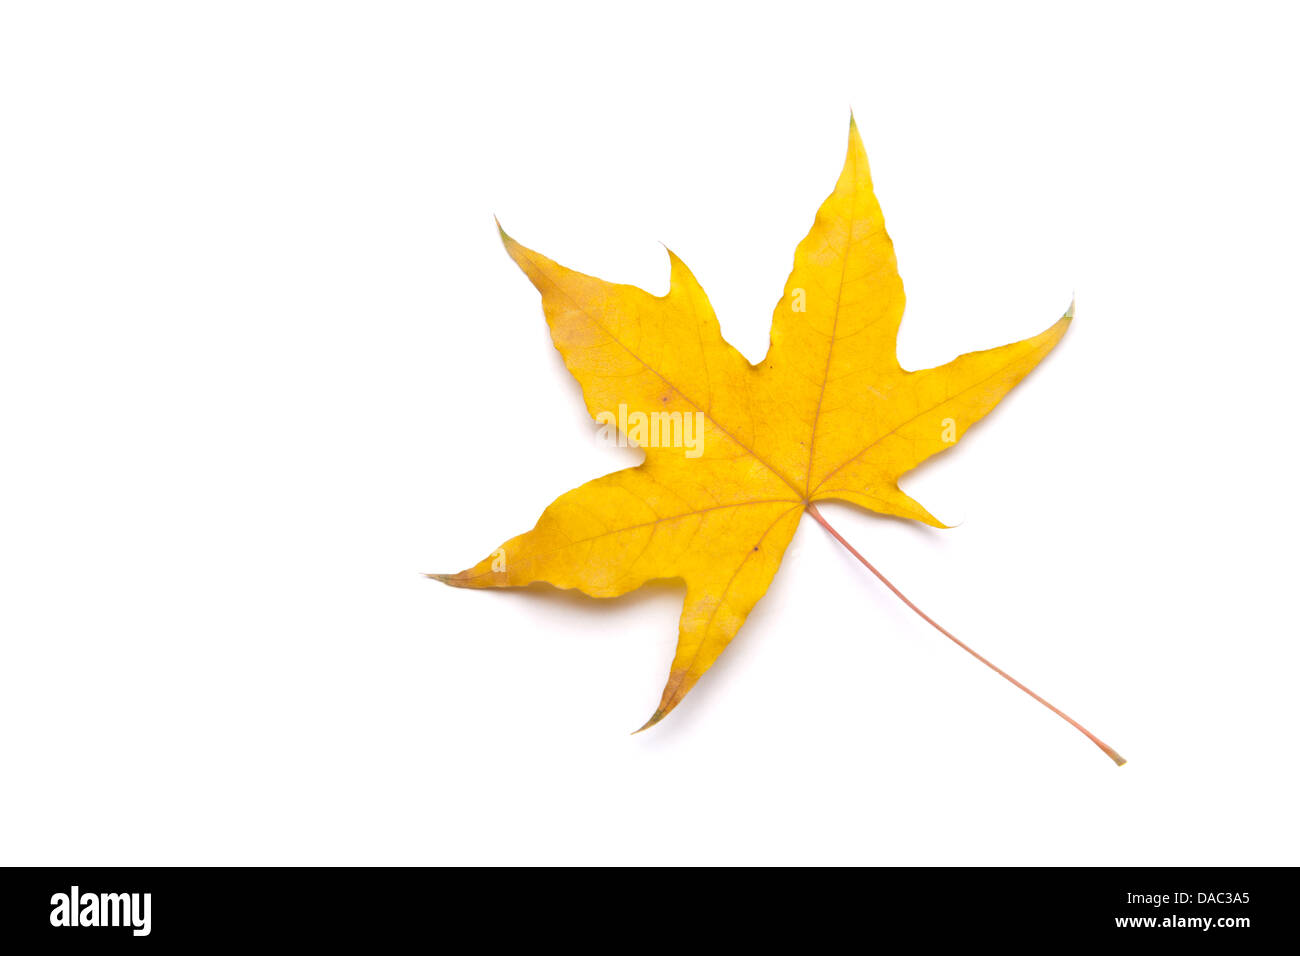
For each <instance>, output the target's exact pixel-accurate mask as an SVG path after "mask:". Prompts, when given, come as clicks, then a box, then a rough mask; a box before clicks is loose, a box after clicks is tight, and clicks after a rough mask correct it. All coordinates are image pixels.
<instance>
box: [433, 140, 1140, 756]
mask: <svg viewBox="0 0 1300 956" xmlns="http://www.w3.org/2000/svg"><path fill="white" fill-rule="evenodd" d="M501 238H502V241H503V242H504V243H505V247H506V250H507V251H508V252H509V254H510V256H511V257H512V258H513V259H514V260H515V262H516V263H518V264H519V267H520V268H521V269H523V271H524V273H525V274H526V275H527V276H528V278H529V279H530V280H531V281H532V283H533V284H534V285H535V286H536V287H537V289H538V291H539V292H540V293H541V295H542V306H543V309H544V311H545V313H546V320H547V322H548V324H549V325H550V329H551V338H552V340H553V341H554V343H555V347H556V349H558V350H559V352H560V354H561V355H562V356H563V358H564V363H565V365H566V366H567V367H568V369H569V371H570V372H571V373H572V374H573V376H574V378H576V379H577V380H578V382H579V384H580V385H581V386H582V393H583V398H584V399H585V402H586V405H587V410H588V411H589V412H590V413H591V414H592V416H593V417H596V418H597V420H599V421H602V422H605V423H611V422H612V421H615V420H616V421H617V423H618V426H619V428H620V429H621V431H622V433H623V436H624V437H627V434H628V432H629V431H634V434H633V435H632V437H633V438H634V439H636V442H634V443H639V444H642V446H643V447H644V449H645V461H644V463H643V464H641V465H639V466H637V467H635V468H627V469H624V470H622V471H617V472H614V473H613V474H609V475H605V476H604V477H602V478H597V479H595V480H594V481H590V482H587V483H586V484H584V485H582V486H581V487H579V488H575V489H574V490H572V491H570V492H568V493H567V494H564V495H561V496H560V497H559V498H557V499H556V500H555V501H554V502H553V503H552V504H551V505H550V507H548V508H547V509H546V510H545V512H543V514H542V516H541V518H540V519H539V520H538V522H537V525H536V527H534V528H533V529H532V530H531V531H528V532H526V533H524V534H521V535H518V536H516V537H514V538H511V539H510V540H509V541H507V542H505V544H503V545H502V546H501V547H500V548H498V549H496V550H495V551H494V552H493V553H492V554H491V555H489V556H488V557H486V558H484V559H483V560H482V561H480V562H479V563H478V564H476V565H474V566H473V567H471V568H468V569H467V570H465V571H462V572H460V573H459V574H452V575H431V577H435V578H437V579H438V580H440V581H443V582H444V583H446V584H449V585H453V586H455V587H461V588H503V587H522V586H525V585H529V584H534V583H537V582H545V583H547V584H551V585H554V586H555V587H558V588H575V589H577V590H579V591H581V592H583V593H584V594H588V595H591V596H592V597H597V598H611V597H617V596H618V595H621V594H626V593H627V592H629V591H632V590H634V589H636V588H638V587H640V586H641V585H643V584H645V583H646V582H648V581H653V580H659V579H680V580H682V581H684V582H685V584H686V598H685V604H684V606H683V608H682V616H681V622H680V629H679V635H678V641H677V653H676V657H675V658H674V660H673V663H672V668H671V671H670V673H669V676H668V681H667V684H666V686H665V687H664V690H663V695H662V698H661V700H660V703H659V706H658V708H657V709H656V710H655V712H654V714H653V715H652V716H651V717H650V719H649V720H648V721H647V722H646V724H645V726H644V727H642V728H641V729H642V730H644V729H645V728H646V727H650V726H652V725H654V724H655V723H657V722H658V721H659V720H661V719H662V718H663V717H664V716H665V715H666V714H668V713H669V712H670V711H671V710H672V709H673V708H674V707H676V706H677V704H679V703H680V702H681V700H682V698H683V697H685V696H686V694H687V693H688V692H689V691H690V690H691V688H692V687H693V686H694V685H695V683H696V682H697V681H698V680H699V679H700V677H701V676H702V675H703V674H704V673H705V671H707V670H708V669H709V667H710V666H711V665H712V664H713V662H714V661H715V660H717V658H718V655H719V654H721V653H722V651H723V650H724V649H725V648H726V646H727V644H728V643H729V642H730V641H731V639H732V638H733V637H735V635H736V632H737V631H739V630H740V627H741V625H742V624H744V622H745V618H746V616H747V615H748V614H749V612H750V611H751V610H753V608H754V605H755V604H756V603H757V602H758V600H759V599H760V598H761V597H762V596H763V594H764V592H766V590H767V588H768V585H769V584H770V583H771V581H772V577H773V575H775V574H776V571H777V568H778V567H779V565H780V563H781V556H782V554H783V553H784V552H785V549H786V546H787V545H788V544H789V543H790V539H791V538H792V537H793V535H794V532H795V528H796V526H797V525H798V523H799V519H800V517H801V516H802V515H803V513H804V512H805V511H807V512H809V513H810V514H811V515H812V516H813V517H814V518H815V519H816V520H817V521H819V522H821V523H822V524H823V525H825V526H826V527H827V529H828V530H830V531H831V532H832V533H833V534H835V536H836V538H837V539H838V540H840V541H841V542H842V543H843V544H845V546H846V547H847V546H848V542H846V541H844V540H843V538H840V536H839V535H838V533H836V532H835V531H834V529H833V528H831V527H830V525H829V524H827V523H826V521H825V519H824V518H823V517H822V516H821V514H820V512H819V511H818V510H817V508H816V503H817V502H819V501H828V500H840V501H847V502H850V503H852V504H855V505H859V506H861V507H863V508H866V509H869V510H871V511H875V512H879V513H882V514H886V515H893V516H897V517H900V518H909V519H914V520H917V521H922V522H924V523H926V524H929V525H934V526H936V527H944V525H943V524H941V523H940V522H939V521H938V520H936V519H935V518H934V517H933V516H932V515H931V514H930V513H929V512H928V511H926V510H925V508H923V507H922V506H921V505H920V504H918V503H917V502H916V501H914V500H912V498H910V497H909V496H908V495H906V494H904V493H903V492H902V491H901V490H900V489H899V487H898V478H899V476H901V475H902V474H904V473H905V472H907V471H909V470H910V469H912V468H915V467H916V466H917V465H919V464H920V463H921V462H923V461H925V460H926V459H927V458H929V457H930V456H932V455H935V454H937V453H939V452H941V451H943V450H944V449H946V448H949V447H951V446H952V445H953V444H954V443H955V442H956V441H957V440H958V439H960V437H961V436H962V435H963V434H964V433H965V432H966V430H967V429H968V428H970V426H971V425H973V424H974V423H975V422H977V421H979V419H981V418H983V417H984V416H985V415H987V414H988V412H989V411H990V410H991V409H992V408H993V407H994V406H995V405H996V404H997V403H998V402H999V401H1000V400H1001V399H1002V397H1003V396H1004V395H1006V394H1007V392H1008V391H1010V390H1011V388H1012V387H1014V386H1015V385H1016V384H1017V383H1018V382H1019V381H1020V380H1021V379H1022V378H1024V377H1025V375H1027V374H1028V373H1029V372H1030V370H1032V369H1033V368H1034V366H1036V365H1037V364H1038V363H1039V362H1040V361H1041V360H1042V359H1043V357H1044V356H1045V355H1047V353H1048V352H1050V351H1051V350H1052V348H1053V347H1054V346H1055V345H1056V344H1057V342H1059V341H1060V340H1061V337H1062V336H1063V335H1064V334H1065V331H1066V328H1067V327H1068V326H1069V324H1070V320H1071V314H1072V311H1073V307H1071V310H1070V311H1069V312H1067V313H1066V315H1065V316H1064V317H1062V318H1061V319H1060V320H1059V321H1057V322H1056V323H1055V324H1054V325H1052V326H1051V327H1050V328H1048V329H1047V330H1046V331H1044V332H1042V333H1041V334H1039V335H1036V336H1034V337H1033V338H1029V339H1025V340H1024V341H1022V342H1016V343H1014V344H1012V345H1005V346H1002V347H1001V348H996V349H990V350H988V351H982V352H971V353H968V354H966V355H962V356H959V357H958V358H956V359H954V360H953V361H951V362H949V363H948V364H947V365H942V366H939V367H938V368H931V369H923V370H920V371H910V372H909V371H907V370H905V369H904V368H902V366H900V365H899V364H898V359H897V357H896V355H895V343H896V339H897V334H898V327H899V322H900V321H901V319H902V316H903V300H904V297H903V284H902V280H901V279H900V278H899V275H898V267H897V262H896V260H895V257H894V247H893V243H892V242H891V241H890V238H889V235H888V234H887V233H886V232H885V223H884V219H883V217H882V215H881V211H880V205H879V203H878V202H877V201H876V196H875V192H874V190H873V188H872V181H871V173H870V170H869V168H868V166H867V157H866V153H865V151H864V150H863V147H862V140H861V138H860V137H859V135H858V130H857V125H856V124H855V123H854V122H853V120H852V119H850V121H849V144H848V155H847V157H846V159H845V162H844V169H843V172H842V173H841V174H840V178H839V181H838V182H837V183H836V185H835V190H834V191H833V192H832V193H831V195H830V196H829V197H828V198H827V199H826V201H825V202H824V203H823V204H822V206H821V208H820V209H819V210H818V212H817V217H816V219H815V220H814V222H813V225H812V229H811V230H810V231H809V233H808V235H807V236H806V237H805V238H804V239H803V241H802V242H800V243H799V246H798V248H797V249H796V250H795V257H794V270H793V271H792V272H791V273H790V278H789V279H788V280H787V282H786V284H785V292H784V294H783V295H782V298H781V301H780V302H779V303H778V304H777V307H776V312H775V314H774V316H773V319H772V334H771V347H770V348H769V350H768V353H767V355H766V357H764V358H763V360H762V361H760V362H758V363H757V364H753V365H751V364H750V362H749V361H747V360H746V359H745V357H744V356H743V355H741V353H740V352H739V351H737V350H736V349H735V348H734V347H733V346H731V345H730V344H729V343H728V342H727V341H726V340H725V339H724V338H723V337H722V333H721V331H720V329H719V326H718V320H717V318H716V316H715V315H714V313H713V308H712V306H711V305H710V304H709V299H708V297H707V296H706V295H705V294H704V290H703V289H702V288H700V285H699V283H698V282H696V280H695V277H694V276H693V275H692V274H691V272H690V270H689V269H687V267H686V265H685V263H683V262H682V261H681V259H679V258H678V257H677V256H676V255H675V254H673V253H672V251H671V250H669V252H668V257H669V260H670V264H671V282H670V286H669V289H668V293H667V294H666V295H663V296H655V295H651V294H650V293H648V292H646V291H644V290H642V289H639V288H636V287H635V286H630V285H620V284H615V283H610V282H605V281H603V280H601V279H597V278H593V277H591V276H588V275H584V274H582V273H580V272H575V271H574V270H572V269H568V268H565V267H564V266H561V265H559V264H557V263H555V262H553V261H552V260H550V259H548V258H546V257H545V256H543V255H541V254H539V253H537V252H534V251H533V250H531V249H528V248H526V247H525V246H523V245H520V244H519V243H518V242H516V241H515V240H514V239H512V238H510V236H508V235H506V233H505V231H504V230H501ZM620 409H622V410H623V412H622V413H621V414H619V415H617V416H616V415H615V412H616V410H620ZM627 409H631V410H632V411H633V416H634V415H635V413H637V412H640V413H641V414H642V415H643V416H645V417H646V418H649V417H650V416H651V414H652V413H659V416H658V419H657V420H658V421H659V422H660V423H667V424H666V426H665V427H669V428H676V427H677V423H678V422H679V421H680V422H684V423H685V424H686V425H689V424H690V423H691V422H698V423H699V426H700V429H701V432H700V434H699V435H698V436H696V443H695V445H693V446H692V450H694V451H695V454H687V453H685V452H684V451H683V448H682V447H681V442H680V441H658V442H656V441H654V440H653V438H654V436H653V433H651V435H650V438H651V440H649V441H647V440H646V434H645V431H644V429H642V430H641V431H640V432H635V430H634V429H632V428H631V426H629V424H628V419H629V417H630V416H628V415H627V414H626V410H627ZM687 416H689V419H688V418H687ZM644 421H645V418H643V419H642V422H644ZM674 439H680V433H677V432H674ZM850 550H852V549H851V548H850ZM853 553H854V554H855V555H856V556H857V557H858V559H859V560H861V561H862V562H863V563H864V564H866V565H867V567H868V568H870V569H871V570H872V571H873V572H874V573H876V574H877V575H879V572H877V571H875V568H873V567H871V565H870V564H869V563H868V562H867V561H866V559H865V558H862V556H861V555H858V554H857V552H856V551H854V552H853ZM880 577H881V580H885V579H884V577H883V576H880ZM885 583H886V584H889V582H888V581H885ZM889 586H890V588H891V589H893V590H894V591H895V593H899V592H897V589H896V588H893V585H889ZM899 596H900V597H902V595H901V593H899ZM904 600H906V598H904ZM908 604H909V605H911V602H910V601H909V602H908ZM911 606H912V607H913V609H914V610H916V611H917V613H921V612H920V610H919V609H918V608H916V607H915V605H911ZM922 616H924V615H922ZM926 619H927V620H930V619H929V618H928V617H927V618H926ZM930 623H932V624H933V623H934V622H933V621H930ZM935 627H938V625H937V624H935ZM941 630H942V629H941ZM944 633H945V634H947V636H948V637H950V638H952V640H954V641H956V638H955V637H952V635H951V634H948V632H946V631H944ZM958 643H959V644H960V642H958ZM961 646H962V647H963V648H965V649H966V650H967V651H969V652H970V653H972V654H974V651H971V650H970V648H967V647H966V646H965V645H961ZM976 656H977V657H978V655H976ZM980 660H983V658H980ZM985 663H986V664H988V662H987V661H985ZM989 666H990V667H992V666H993V665H992V664H989ZM995 670H996V668H995ZM998 672H999V673H1001V674H1003V676H1005V677H1007V679H1008V680H1012V678H1010V676H1009V675H1007V674H1005V673H1004V672H1002V671H998ZM1016 683H1017V685H1018V686H1021V687H1022V688H1023V689H1025V690H1026V691H1027V692H1029V691H1028V688H1024V687H1023V685H1019V684H1018V682H1016ZM1029 693H1032V692H1029ZM1034 696H1035V697H1037V695H1034ZM1038 699H1039V700H1040V701H1041V700H1042V699H1041V698H1038ZM1042 702H1043V703H1044V704H1046V701H1042ZM1047 706H1049V707H1051V705H1050V704H1047ZM1052 709H1053V710H1055V708H1052ZM1057 713H1058V714H1060V713H1061V712H1060V711H1057ZM1061 716H1062V717H1065V715H1064V714H1061ZM1065 719H1067V720H1070V718H1069V717H1065ZM1071 723H1074V721H1072V720H1071ZM1075 726H1079V725H1078V724H1075ZM1079 729H1080V730H1083V728H1082V727H1079ZM1084 733H1087V731H1084ZM1088 736H1089V737H1090V738H1091V739H1093V740H1094V742H1096V743H1097V744H1098V745H1099V746H1102V747H1103V749H1106V750H1107V751H1108V752H1110V753H1111V754H1112V756H1115V755H1114V754H1113V751H1110V749H1109V748H1107V747H1105V745H1104V744H1101V742H1100V741H1098V740H1097V739H1096V738H1095V737H1092V735H1091V734H1089V735H1088Z"/></svg>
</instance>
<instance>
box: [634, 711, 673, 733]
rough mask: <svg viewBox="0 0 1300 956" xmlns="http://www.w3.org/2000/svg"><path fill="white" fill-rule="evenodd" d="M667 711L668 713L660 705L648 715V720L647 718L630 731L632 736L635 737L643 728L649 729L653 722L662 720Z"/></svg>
mask: <svg viewBox="0 0 1300 956" xmlns="http://www.w3.org/2000/svg"><path fill="white" fill-rule="evenodd" d="M667 713H668V711H666V710H664V709H663V708H662V707H661V708H660V709H659V710H656V711H655V712H654V713H653V714H651V715H650V719H649V720H647V721H646V722H645V723H644V724H642V725H641V726H640V727H638V728H637V729H636V730H634V731H632V736H633V737H635V736H636V735H637V734H639V733H641V731H643V730H649V729H650V728H651V727H653V726H654V725H655V724H657V723H659V721H661V720H663V719H664V716H665V715H666V714H667Z"/></svg>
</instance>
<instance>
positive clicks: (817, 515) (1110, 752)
mask: <svg viewBox="0 0 1300 956" xmlns="http://www.w3.org/2000/svg"><path fill="white" fill-rule="evenodd" d="M808 513H809V514H810V515H812V516H813V518H814V520H816V522H817V523H818V524H820V525H821V526H822V527H823V528H825V529H826V530H827V531H828V532H830V536H831V537H832V538H834V539H835V540H836V541H838V542H839V543H840V544H842V545H844V547H845V548H846V549H848V552H849V554H851V555H853V556H854V557H855V558H857V559H858V560H859V561H861V562H862V565H863V567H865V568H866V569H867V570H868V571H870V572H871V573H872V574H874V575H875V576H876V577H878V578H879V579H880V581H881V583H882V584H884V585H885V587H887V588H889V590H891V591H893V592H894V594H895V595H896V596H897V597H898V599H899V600H900V601H902V602H903V603H904V604H906V605H907V606H908V607H910V608H911V609H912V610H913V611H915V612H916V613H917V614H918V615H920V617H921V619H922V620H924V621H925V622H926V623H927V624H929V625H930V626H931V627H933V628H934V629H935V630H936V631H938V632H939V633H940V634H942V635H943V636H944V637H946V638H948V640H950V641H952V642H953V643H954V644H956V645H957V646H958V647H960V648H961V649H962V650H963V651H965V652H966V653H967V654H969V655H970V656H971V657H973V658H975V659H976V660H977V661H979V662H980V663H981V664H983V665H984V666H985V667H988V668H989V669H990V670H992V671H994V672H995V673H997V674H999V675H1000V676H1002V677H1005V678H1006V679H1007V680H1009V681H1010V682H1011V683H1013V684H1015V685H1016V686H1017V687H1019V688H1020V689H1021V690H1023V691H1024V692H1025V693H1026V694H1028V695H1029V696H1030V697H1032V698H1034V700H1036V701H1038V702H1039V703H1040V704H1042V705H1043V706H1044V707H1046V708H1047V709H1048V710H1050V711H1051V712H1052V713H1054V714H1056V716H1058V717H1060V718H1061V719H1062V720H1064V721H1066V722H1067V723H1069V724H1070V725H1071V726H1072V727H1074V729H1075V730H1077V731H1079V733H1081V734H1083V735H1084V736H1085V737H1087V738H1088V739H1089V740H1091V741H1092V742H1093V743H1094V744H1096V745H1097V746H1098V747H1099V748H1100V749H1101V752H1102V753H1104V754H1105V755H1106V756H1107V757H1109V758H1110V759H1111V760H1113V761H1115V764H1116V766H1119V767H1122V766H1124V764H1125V763H1126V762H1127V761H1125V760H1124V758H1123V757H1121V756H1120V755H1119V754H1118V753H1116V752H1115V749H1114V748H1113V747H1111V746H1110V745H1109V744H1107V743H1105V742H1104V741H1102V740H1101V739H1100V738H1099V737H1097V736H1096V735H1095V734H1094V733H1093V732H1092V731H1090V730H1089V729H1088V728H1087V727H1085V726H1083V724H1081V723H1079V722H1078V721H1077V720H1075V719H1074V718H1073V717H1071V716H1070V715H1069V714H1067V713H1066V712H1065V711H1063V710H1061V709H1060V708H1059V707H1057V706H1055V705H1054V704H1052V703H1049V702H1048V701H1046V700H1044V699H1043V698H1042V697H1039V696H1038V695H1037V694H1035V693H1034V692H1033V691H1032V690H1030V689H1029V688H1028V687H1026V686H1025V685H1024V684H1022V683H1020V681H1018V680H1016V679H1015V678H1014V677H1012V676H1011V675H1010V674H1008V673H1007V672H1006V671H1004V670H1003V669H1002V668H1000V667H998V666H997V665H996V664H994V663H993V662H992V661H990V660H989V659H988V658H986V657H984V656H982V655H980V654H978V653H976V652H975V651H974V650H972V649H971V648H970V647H968V646H966V645H965V644H963V643H962V642H961V641H959V640H957V638H956V637H955V636H954V635H953V634H952V633H951V632H949V631H948V630H946V629H944V628H942V627H940V626H939V624H938V622H937V621H935V619H934V618H932V617H930V615H928V614H926V613H925V612H924V611H922V610H921V609H920V608H919V607H917V606H916V605H915V604H913V603H912V602H911V601H910V600H908V598H907V595H905V594H904V593H903V592H902V591H900V590H898V588H896V587H894V585H893V583H892V582H891V581H890V580H889V579H888V578H887V577H885V576H884V575H883V574H881V573H880V572H879V571H877V570H876V568H875V566H874V565H873V564H872V563H871V562H870V561H868V560H867V559H866V558H864V557H863V556H862V555H861V554H859V553H858V550H857V549H856V548H855V547H853V545H851V544H849V543H848V542H847V541H845V540H844V536H843V535H841V534H840V533H839V532H838V531H836V530H835V529H834V528H832V527H831V525H830V523H829V522H828V521H827V520H826V519H825V518H823V517H822V513H821V512H820V511H818V510H817V506H816V505H815V504H813V503H812V502H809V503H808Z"/></svg>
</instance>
